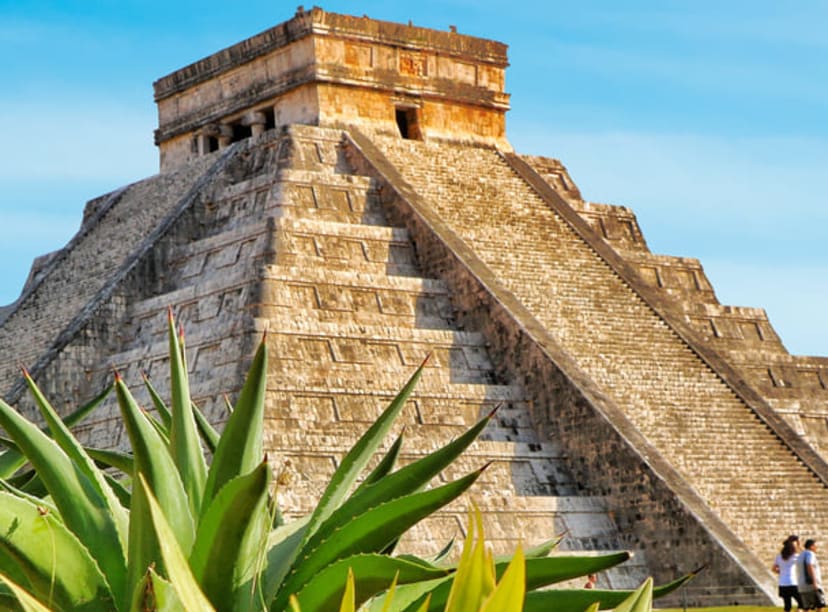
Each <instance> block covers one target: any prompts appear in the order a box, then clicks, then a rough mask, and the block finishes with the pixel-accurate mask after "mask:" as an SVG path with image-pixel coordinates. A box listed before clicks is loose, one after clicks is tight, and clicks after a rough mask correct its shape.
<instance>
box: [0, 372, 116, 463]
mask: <svg viewBox="0 0 828 612" xmlns="http://www.w3.org/2000/svg"><path fill="white" fill-rule="evenodd" d="M112 389H113V384H111V383H110V384H109V385H107V386H106V388H105V389H104V390H103V391H101V392H100V393H99V394H98V395H96V396H95V397H94V398H92V399H91V400H90V401H89V402H87V403H86V404H84V405H83V406H81V407H80V408H78V409H77V410H75V411H74V412H71V413H69V414H68V415H66V416H65V417H63V422H64V423H65V424H66V426H67V427H72V426H73V425H76V424H77V423H79V422H80V421H82V420H83V419H84V417H86V415H88V414H89V413H90V412H92V411H93V410H94V409H95V408H97V407H98V405H99V404H100V403H101V402H102V401H104V400H105V399H106V397H107V396H108V395H109V394H110V393H111V392H112ZM0 444H3V445H4V446H6V447H7V450H5V451H4V452H2V453H0V478H5V479H8V478H11V477H12V475H14V473H15V472H16V471H17V470H19V469H20V468H21V467H23V466H24V465H25V464H26V458H25V457H24V456H23V453H21V452H20V449H18V448H17V445H16V444H15V443H14V442H13V441H12V440H9V439H8V438H3V437H0Z"/></svg>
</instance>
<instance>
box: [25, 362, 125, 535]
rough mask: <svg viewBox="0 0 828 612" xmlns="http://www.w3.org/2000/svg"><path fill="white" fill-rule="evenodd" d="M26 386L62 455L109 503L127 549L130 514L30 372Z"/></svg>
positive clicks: (107, 509)
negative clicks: (63, 454) (128, 515)
mask: <svg viewBox="0 0 828 612" xmlns="http://www.w3.org/2000/svg"><path fill="white" fill-rule="evenodd" d="M24 378H25V380H26V384H27V385H28V386H29V391H30V392H31V394H32V396H33V397H34V399H35V403H36V404H37V406H38V408H39V409H40V414H41V415H42V416H43V419H44V420H45V421H46V424H47V425H48V427H49V431H51V433H52V438H53V439H54V441H55V442H57V444H58V446H60V448H61V449H63V452H65V453H66V455H67V456H68V457H69V458H70V459H71V460H72V462H73V463H74V464H75V466H76V467H77V469H79V470H80V471H81V472H83V474H84V475H85V476H86V477H87V478H88V479H89V481H90V482H91V483H92V484H93V486H94V487H95V488H96V489H97V491H98V494H99V495H100V496H101V498H102V499H103V500H104V501H105V503H106V511H107V512H109V513H110V514H111V515H112V519H113V521H114V523H115V527H116V528H117V530H118V537H119V539H120V546H121V548H122V549H125V548H126V543H127V529H128V525H129V518H128V517H127V512H126V510H125V509H124V507H123V506H122V505H121V502H120V500H119V499H118V497H117V496H116V495H115V493H114V492H113V491H112V488H111V487H110V486H109V484H108V483H107V482H106V478H104V473H103V472H102V471H101V470H100V469H99V468H98V466H97V465H95V462H94V461H93V460H92V458H91V457H90V456H89V455H88V454H87V453H86V451H85V450H84V448H83V446H82V445H81V443H80V442H78V440H77V439H76V438H75V436H73V435H72V434H71V432H70V431H69V428H68V427H67V426H66V424H65V423H64V422H63V421H62V420H61V419H60V417H59V416H58V413H57V412H56V411H55V409H54V408H52V405H51V404H50V403H49V401H48V400H47V399H46V397H45V396H44V395H43V393H42V392H41V391H40V388H39V387H38V386H37V384H35V382H34V380H32V377H31V376H29V373H28V372H24Z"/></svg>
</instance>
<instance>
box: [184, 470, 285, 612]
mask: <svg viewBox="0 0 828 612" xmlns="http://www.w3.org/2000/svg"><path fill="white" fill-rule="evenodd" d="M269 484H270V467H269V466H268V464H267V462H262V463H261V464H260V465H259V467H257V468H256V469H255V470H253V471H252V472H251V473H250V474H246V475H244V476H238V477H237V478H234V479H233V480H231V481H230V482H228V483H227V484H226V485H224V486H223V487H222V488H221V490H220V491H219V492H218V495H216V496H215V498H214V499H213V501H212V502H211V503H210V505H209V506H208V507H207V511H206V512H205V513H204V516H203V517H202V519H201V523H200V524H199V526H198V532H197V534H196V543H195V545H194V546H193V551H192V554H191V555H190V567H191V568H192V570H193V575H194V576H195V579H196V581H197V582H198V583H199V584H200V585H201V588H202V590H203V591H204V594H205V595H206V596H207V598H208V599H209V600H210V601H211V602H213V605H214V606H215V607H216V609H217V610H223V609H228V610H229V609H231V607H232V606H231V605H230V604H231V603H232V602H236V601H237V600H238V599H239V594H238V591H239V589H240V587H241V586H242V585H245V584H249V583H251V582H252V580H253V577H254V570H255V565H256V561H257V559H258V556H259V552H260V550H261V549H262V546H263V542H262V540H261V539H257V540H254V539H253V538H251V535H256V536H257V535H259V534H258V531H259V530H256V529H255V526H256V524H257V523H258V525H259V526H261V525H265V526H266V525H269V524H270V517H269V516H267V491H268V486H269ZM251 527H254V529H251Z"/></svg>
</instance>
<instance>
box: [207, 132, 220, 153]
mask: <svg viewBox="0 0 828 612" xmlns="http://www.w3.org/2000/svg"><path fill="white" fill-rule="evenodd" d="M218 150H219V142H218V138H216V137H215V136H208V137H207V152H208V153H213V152H214V151H218Z"/></svg>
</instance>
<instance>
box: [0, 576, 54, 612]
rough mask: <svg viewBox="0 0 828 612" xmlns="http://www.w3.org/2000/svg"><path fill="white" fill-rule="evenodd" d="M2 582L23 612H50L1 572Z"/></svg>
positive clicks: (0, 578)
mask: <svg viewBox="0 0 828 612" xmlns="http://www.w3.org/2000/svg"><path fill="white" fill-rule="evenodd" d="M0 582H3V583H4V584H5V585H6V586H7V587H8V588H9V590H11V592H12V594H14V596H15V597H16V598H17V602H18V603H19V604H20V607H21V608H22V609H23V612H50V610H49V608H47V607H46V606H44V605H43V604H42V603H40V602H39V601H38V600H37V599H36V598H35V597H33V596H32V594H31V593H29V592H28V591H26V589H24V588H23V587H21V586H20V585H18V584H16V583H15V582H14V581H13V580H12V579H11V578H9V577H8V576H6V575H5V574H3V573H2V572H0Z"/></svg>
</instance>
